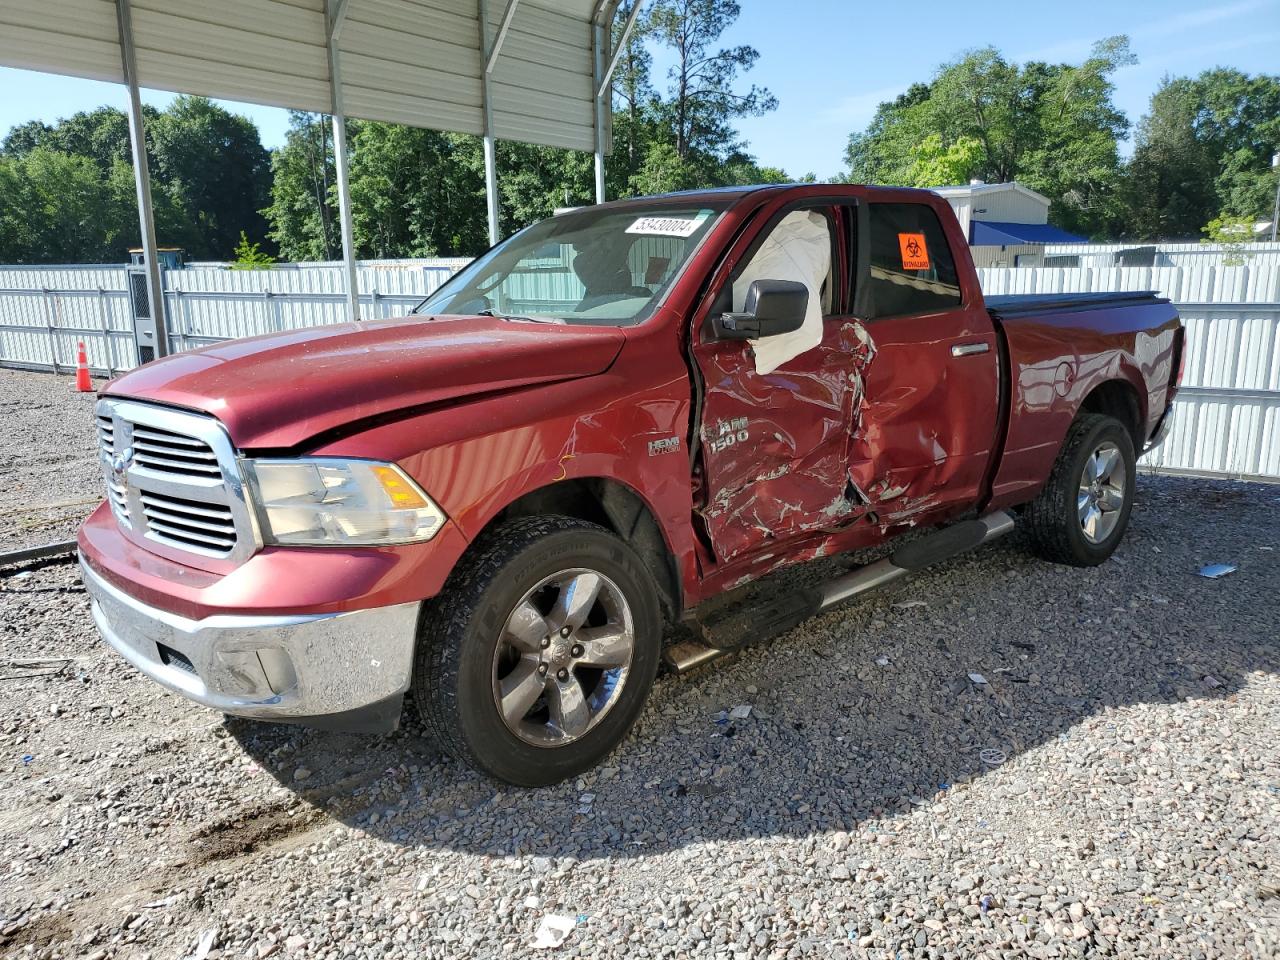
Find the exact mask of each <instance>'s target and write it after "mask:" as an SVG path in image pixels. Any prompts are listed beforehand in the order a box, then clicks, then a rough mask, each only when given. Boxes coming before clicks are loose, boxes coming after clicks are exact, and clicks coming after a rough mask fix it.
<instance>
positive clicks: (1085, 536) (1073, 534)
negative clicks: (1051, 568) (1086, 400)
mask: <svg viewBox="0 0 1280 960" xmlns="http://www.w3.org/2000/svg"><path fill="white" fill-rule="evenodd" d="M1136 475H1137V460H1136V457H1135V456H1134V449H1133V440H1132V438H1131V437H1130V436H1129V431H1128V430H1127V429H1125V426H1124V424H1122V423H1120V421H1119V420H1116V419H1115V418H1114V417H1108V416H1104V415H1101V414H1084V415H1082V416H1080V417H1078V418H1076V421H1075V422H1074V423H1073V424H1072V425H1071V429H1070V430H1068V431H1067V439H1066V440H1065V441H1064V443H1063V445H1062V450H1061V451H1060V452H1059V454H1058V459H1057V460H1056V461H1055V462H1054V465H1053V470H1052V471H1051V472H1050V474H1049V480H1048V482H1047V483H1046V484H1045V486H1044V489H1043V490H1042V491H1041V492H1040V495H1039V496H1038V497H1037V498H1036V499H1035V500H1034V501H1032V502H1031V504H1029V505H1028V507H1027V510H1026V513H1025V527H1026V530H1027V532H1028V533H1029V534H1030V536H1031V543H1032V547H1033V549H1034V550H1035V551H1036V553H1038V554H1039V555H1040V556H1042V557H1044V558H1045V559H1046V560H1052V561H1054V562H1056V563H1067V564H1071V565H1072V566H1077V567H1089V566H1095V565H1097V564H1099V563H1102V561H1104V560H1106V559H1107V557H1109V556H1111V554H1112V553H1113V552H1114V551H1115V549H1116V547H1117V546H1118V545H1119V543H1120V540H1121V538H1123V536H1124V531H1125V528H1126V527H1127V526H1128V525H1129V513H1130V511H1131V510H1132V509H1133V495H1134V481H1135V480H1136Z"/></svg>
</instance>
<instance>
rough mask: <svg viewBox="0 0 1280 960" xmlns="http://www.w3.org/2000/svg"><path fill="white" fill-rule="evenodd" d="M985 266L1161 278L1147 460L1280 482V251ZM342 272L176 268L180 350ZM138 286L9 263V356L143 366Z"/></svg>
mask: <svg viewBox="0 0 1280 960" xmlns="http://www.w3.org/2000/svg"><path fill="white" fill-rule="evenodd" d="M1187 246H1189V247H1190V246H1193V245H1187ZM1186 252H1187V254H1188V257H1189V258H1190V257H1191V255H1192V253H1193V252H1194V251H1191V250H1188V251H1186ZM465 263H466V261H465V260H458V259H453V260H412V261H386V262H369V263H364V264H362V265H361V267H360V294H361V301H362V303H363V305H364V309H363V313H364V315H365V316H369V317H390V316H396V315H398V314H402V313H404V312H406V311H407V310H408V309H409V308H411V307H412V306H413V304H415V303H416V302H417V301H418V300H420V299H421V298H423V297H425V296H426V295H427V294H429V293H431V292H432V291H433V290H435V289H436V288H437V287H438V286H439V285H440V284H441V283H442V282H444V280H445V279H446V278H447V277H448V276H450V275H451V274H452V273H453V272H454V271H456V270H457V269H459V268H460V267H461V266H462V265H464V264H465ZM979 275H980V277H981V280H982V285H983V289H984V290H986V291H987V292H988V293H991V294H1003V293H1059V292H1084V291H1092V290H1156V291H1159V292H1160V293H1161V294H1162V295H1164V296H1167V297H1168V298H1169V299H1171V300H1173V301H1174V303H1176V304H1177V305H1178V310H1179V312H1180V313H1181V315H1182V318H1183V321H1184V322H1185V324H1186V329H1187V355H1186V368H1185V377H1184V380H1183V388H1182V391H1181V392H1180V394H1179V398H1178V402H1177V410H1176V414H1175V420H1174V426H1173V430H1172V431H1171V433H1170V436H1169V438H1168V439H1167V440H1166V442H1165V444H1164V445H1163V446H1162V447H1160V448H1159V449H1157V450H1156V451H1153V453H1152V454H1151V455H1150V456H1149V457H1148V458H1147V463H1148V464H1149V465H1150V466H1151V467H1152V468H1153V469H1156V470H1159V471H1161V472H1169V473H1182V472H1186V473H1197V474H1211V475H1219V476H1234V477H1252V478H1267V479H1276V480H1280V259H1277V258H1275V257H1265V258H1263V257H1259V258H1253V259H1251V260H1249V261H1247V262H1246V263H1245V264H1244V265H1242V266H1233V267H1227V266H1223V265H1222V264H1221V262H1220V258H1218V260H1217V261H1216V262H1215V260H1214V259H1213V258H1210V259H1208V260H1206V259H1204V258H1192V259H1188V261H1187V262H1186V264H1185V265H1183V266H1163V267H1162V266H1155V267H1116V266H1102V267H1072V268H1058V267H1043V268H985V269H982V270H980V271H979ZM342 283H343V274H342V270H341V265H340V264H299V265H296V266H289V267H283V268H278V269H274V270H269V271H238V270H227V269H225V268H224V267H218V266H197V267H188V268H186V269H183V270H173V271H166V272H165V283H164V286H165V301H166V306H167V307H168V316H169V324H170V336H171V338H172V343H173V345H174V348H175V349H179V350H182V349H188V348H193V347H197V346H202V345H204V344H208V343H213V342H217V341H219V340H225V339H228V338H231V337H242V336H250V335H254V334H260V333H267V332H271V331H274V330H287V329H295V328H298V327H306V326H314V325H317V324H325V323H336V322H339V321H341V320H342V319H343V318H344V317H345V295H344V293H343V287H342ZM127 284H128V276H127V272H126V269H125V268H124V267H85V266H66V267H0V364H6V365H13V366H22V367H35V368H40V369H58V370H68V369H71V368H72V367H73V366H74V364H75V350H76V342H77V341H79V340H83V341H84V342H85V344H86V345H87V347H88V353H89V362H90V365H91V366H92V367H94V368H95V369H97V370H99V371H102V372H108V371H109V372H115V371H118V370H123V369H128V368H129V367H132V366H134V365H136V363H137V352H136V348H135V344H134V339H133V312H132V307H131V304H130V299H129V293H128V287H127ZM552 292H553V293H554V291H552Z"/></svg>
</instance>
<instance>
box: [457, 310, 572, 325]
mask: <svg viewBox="0 0 1280 960" xmlns="http://www.w3.org/2000/svg"><path fill="white" fill-rule="evenodd" d="M476 316H477V317H493V318H494V319H496V320H519V321H524V322H525V323H564V321H563V320H561V319H560V318H559V317H526V316H523V315H522V314H519V313H494V312H493V311H492V310H477V311H476Z"/></svg>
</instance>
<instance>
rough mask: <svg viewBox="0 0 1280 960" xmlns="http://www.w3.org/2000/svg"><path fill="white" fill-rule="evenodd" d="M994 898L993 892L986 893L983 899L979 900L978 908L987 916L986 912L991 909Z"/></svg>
mask: <svg viewBox="0 0 1280 960" xmlns="http://www.w3.org/2000/svg"><path fill="white" fill-rule="evenodd" d="M992 902H993V898H992V896H991V894H989V893H984V894H983V895H982V899H981V900H979V901H978V910H979V911H980V912H981V913H982V914H983V915H984V916H985V915H986V912H987V911H988V910H990V909H991V904H992Z"/></svg>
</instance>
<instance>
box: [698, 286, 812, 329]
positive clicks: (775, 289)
mask: <svg viewBox="0 0 1280 960" xmlns="http://www.w3.org/2000/svg"><path fill="white" fill-rule="evenodd" d="M808 309H809V288H808V287H806V286H805V285H804V284H803V283H796V282H795V281H794V280H753V281H752V282H751V286H750V287H748V288H747V300H746V302H745V303H744V304H743V309H742V312H741V313H723V314H721V315H720V316H718V317H716V318H715V319H714V320H713V321H712V328H713V329H714V331H715V335H716V339H717V340H759V339H761V338H762V337H774V336H777V335H778V334H780V333H790V332H791V331H793V330H799V329H800V325H801V324H803V323H804V315H805V312H806V311H807V310H808Z"/></svg>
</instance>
